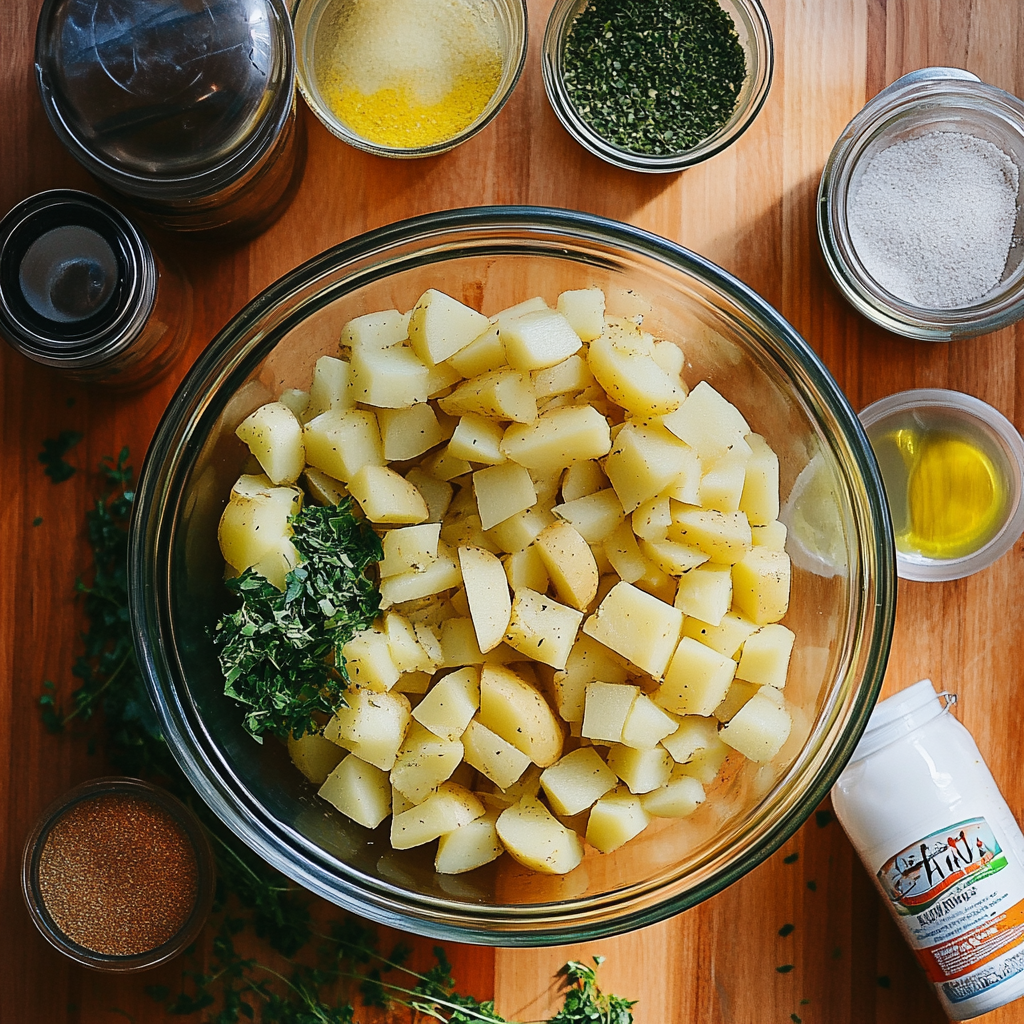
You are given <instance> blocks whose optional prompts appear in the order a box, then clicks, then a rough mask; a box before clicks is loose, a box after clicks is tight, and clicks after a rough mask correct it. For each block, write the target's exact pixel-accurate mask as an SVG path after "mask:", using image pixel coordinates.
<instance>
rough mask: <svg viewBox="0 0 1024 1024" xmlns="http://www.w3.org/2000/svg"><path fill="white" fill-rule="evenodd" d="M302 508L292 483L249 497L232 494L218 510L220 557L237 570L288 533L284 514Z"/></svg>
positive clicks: (286, 514)
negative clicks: (288, 485)
mask: <svg viewBox="0 0 1024 1024" xmlns="http://www.w3.org/2000/svg"><path fill="white" fill-rule="evenodd" d="M301 508H302V493H301V492H300V491H299V490H298V489H297V488H294V487H274V488H271V489H270V490H268V491H264V492H263V493H261V494H260V493H258V494H254V495H253V497H251V498H244V497H237V498H235V497H233V498H232V499H231V500H230V501H229V502H228V503H227V505H226V506H225V507H224V511H223V512H222V513H221V517H220V523H219V525H218V527H217V540H218V542H219V544H220V553H221V554H222V555H223V556H224V561H225V562H227V563H228V565H231V566H233V567H234V568H235V569H236V570H238V572H239V573H242V572H244V571H245V570H246V569H248V568H249V567H250V566H252V565H255V564H256V563H257V562H259V560H260V559H261V558H263V557H264V556H266V555H267V554H268V553H269V552H270V551H271V550H273V549H274V548H275V547H276V546H277V545H278V543H279V542H280V541H282V540H287V538H289V537H290V536H291V533H292V528H291V526H290V525H289V523H288V517H289V516H293V515H295V514H296V513H297V512H298V511H299V510H300V509H301Z"/></svg>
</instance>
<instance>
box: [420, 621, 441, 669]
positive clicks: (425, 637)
mask: <svg viewBox="0 0 1024 1024" xmlns="http://www.w3.org/2000/svg"><path fill="white" fill-rule="evenodd" d="M442 625H443V623H442ZM413 628H414V629H415V630H416V639H417V640H418V641H419V645H420V647H422V648H423V653H424V654H425V655H426V657H427V660H428V661H429V662H430V668H431V670H433V669H436V668H440V667H441V665H442V664H443V663H444V656H443V652H442V650H441V644H440V642H439V641H438V638H437V633H436V631H435V629H434V627H433V626H431V625H430V624H429V623H426V622H417V623H415V625H414V626H413Z"/></svg>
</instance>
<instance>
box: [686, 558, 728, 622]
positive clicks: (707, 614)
mask: <svg viewBox="0 0 1024 1024" xmlns="http://www.w3.org/2000/svg"><path fill="white" fill-rule="evenodd" d="M673 604H674V605H675V606H676V607H677V608H678V609H679V610H680V611H681V612H682V613H683V614H684V615H686V616H689V617H691V618H694V619H701V620H702V621H704V622H707V623H710V624H711V625H712V626H717V625H719V624H720V623H721V621H722V619H723V618H725V615H726V613H727V612H728V611H729V607H730V606H731V605H732V572H731V571H730V569H729V567H728V566H724V565H717V564H715V563H711V564H710V565H700V566H698V567H697V568H696V569H694V570H693V571H692V572H688V573H686V575H685V576H683V577H682V579H680V581H679V586H678V588H677V589H676V599H675V601H674V602H673Z"/></svg>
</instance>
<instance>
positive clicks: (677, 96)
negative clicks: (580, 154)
mask: <svg viewBox="0 0 1024 1024" xmlns="http://www.w3.org/2000/svg"><path fill="white" fill-rule="evenodd" d="M773 65H774V53H773V48H772V34H771V28H770V27H769V25H768V19H767V17H766V16H765V13H764V9H763V8H762V7H761V4H760V3H759V0H653V2H644V3H637V2H635V0H557V2H556V3H555V5H554V7H553V8H552V10H551V15H550V17H549V18H548V24H547V29H546V31H545V33H544V44H543V50H542V72H543V76H544V88H545V90H546V92H547V96H548V100H549V102H550V103H551V107H552V109H553V110H554V112H555V115H556V116H557V117H558V119H559V121H561V122H562V126H563V127H564V128H565V130H566V131H567V132H569V134H570V135H571V136H572V137H573V138H574V139H575V140H576V141H577V142H578V143H579V144H580V145H581V146H583V147H584V148H585V149H587V150H589V151H590V152H591V153H593V154H594V155H595V156H598V157H600V158H601V159H602V160H605V161H607V162H608V163H610V164H614V165H615V166H616V167H622V168H624V169H625V170H630V171H642V172H645V173H649V174H658V173H671V172H675V171H682V170H685V169H686V168H687V167H692V166H693V165H694V164H697V163H700V162H701V161H703V160H707V159H708V158H709V157H712V156H714V155H715V154H716V153H720V152H721V151H722V150H723V149H725V148H726V147H727V146H730V145H732V143H733V142H735V141H736V140H737V139H738V138H739V137H740V136H741V135H742V134H743V133H744V132H745V131H746V130H747V128H749V127H750V125H751V124H752V123H753V121H754V118H756V117H757V115H758V113H759V111H760V110H761V107H762V106H763V105H764V102H765V100H766V99H767V97H768V90H769V88H770V87H771V81H772V69H773Z"/></svg>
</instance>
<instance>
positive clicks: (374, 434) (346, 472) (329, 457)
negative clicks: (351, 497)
mask: <svg viewBox="0 0 1024 1024" xmlns="http://www.w3.org/2000/svg"><path fill="white" fill-rule="evenodd" d="M303 438H304V441H305V445H306V461H307V462H308V463H309V464H310V465H311V466H315V467H316V468H317V469H321V470H323V471H324V472H325V473H326V474H327V475H328V476H332V477H334V478H335V479H336V480H341V481H342V482H343V483H348V481H349V480H351V479H352V477H354V476H355V475H356V473H358V472H359V470H360V469H362V468H363V467H364V466H383V465H384V448H383V445H382V444H381V441H380V429H379V428H378V426H377V417H376V416H374V415H373V413H372V412H367V411H366V410H365V409H350V410H348V411H347V412H339V411H336V410H331V411H330V412H325V413H323V415H321V416H317V417H316V419H312V420H310V421H309V422H308V423H307V424H306V427H305V430H304V431H303Z"/></svg>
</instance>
